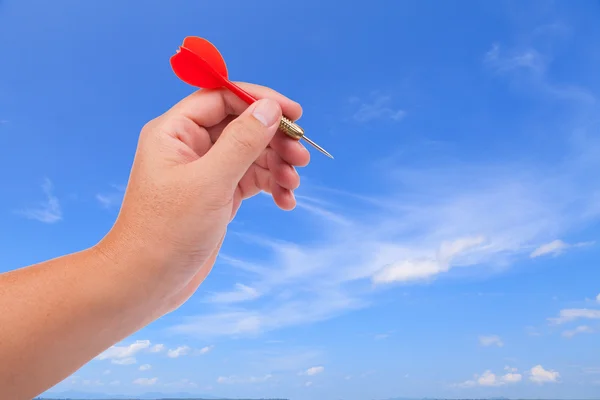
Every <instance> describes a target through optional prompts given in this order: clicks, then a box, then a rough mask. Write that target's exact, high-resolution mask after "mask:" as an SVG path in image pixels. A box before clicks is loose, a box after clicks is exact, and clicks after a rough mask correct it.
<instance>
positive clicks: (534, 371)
mask: <svg viewBox="0 0 600 400" xmlns="http://www.w3.org/2000/svg"><path fill="white" fill-rule="evenodd" d="M559 379H560V374H559V373H558V372H556V371H552V370H550V371H548V370H545V369H544V368H543V367H542V366H541V365H536V366H535V367H533V368H531V371H530V376H529V380H530V381H532V382H534V383H538V384H540V385H541V384H544V383H551V382H558V380H559Z"/></svg>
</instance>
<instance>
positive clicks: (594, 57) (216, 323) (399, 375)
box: [0, 0, 600, 400]
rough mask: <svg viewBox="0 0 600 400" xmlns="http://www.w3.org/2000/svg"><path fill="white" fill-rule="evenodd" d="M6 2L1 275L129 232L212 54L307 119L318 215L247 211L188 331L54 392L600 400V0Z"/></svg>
mask: <svg viewBox="0 0 600 400" xmlns="http://www.w3.org/2000/svg"><path fill="white" fill-rule="evenodd" d="M34 3H35V5H32V4H31V2H28V3H27V4H25V3H24V2H20V1H16V0H4V1H0V54H2V55H3V56H2V62H0V120H1V121H0V140H1V141H2V142H1V146H0V149H1V150H0V151H1V154H2V155H1V157H0V176H1V178H2V183H3V193H5V194H4V195H3V196H0V243H2V245H1V248H2V263H1V264H0V271H8V270H11V269H14V268H18V267H21V266H25V265H28V264H31V263H34V262H39V261H42V260H46V259H48V258H51V257H56V256H59V255H62V254H65V253H68V252H73V251H77V250H80V249H82V248H85V247H86V246H90V245H92V244H94V243H95V242H97V241H98V240H99V239H100V238H101V237H102V236H103V235H104V234H105V233H106V231H107V230H108V229H109V228H110V227H111V225H112V223H113V221H114V219H115V217H116V215H117V212H118V206H119V201H120V198H121V196H122V188H123V186H124V185H125V184H126V181H127V177H128V173H129V168H130V166H131V162H132V158H133V155H134V151H135V146H136V141H137V138H138V134H139V130H140V128H141V127H142V126H143V124H144V123H145V122H147V121H148V120H149V119H151V118H154V117H155V116H157V115H159V114H160V113H162V112H164V111H165V110H166V109H167V108H168V107H170V106H171V105H173V104H174V103H176V102H177V101H178V100H180V99H181V98H182V97H184V96H186V95H187V94H189V93H190V92H191V91H192V88H190V87H188V86H186V85H185V84H183V83H181V82H180V81H179V80H178V79H177V78H176V77H175V76H174V75H173V73H172V71H171V70H170V66H169V62H168V61H169V57H170V56H171V55H172V54H173V52H174V51H175V50H176V49H177V46H178V45H179V44H180V42H181V41H182V39H183V38H184V37H185V36H187V35H198V36H203V37H206V38H208V39H209V40H211V41H212V42H213V43H215V44H216V45H217V47H218V48H219V49H220V50H221V52H222V53H223V55H224V56H225V58H226V61H227V63H228V68H229V72H230V77H231V79H233V80H242V81H249V82H253V83H259V84H263V85H267V86H270V87H273V88H274V89H276V90H278V91H280V92H282V93H284V94H286V95H288V96H289V97H291V98H293V99H295V100H297V101H299V102H300V103H301V104H302V105H303V108H304V115H303V117H302V119H301V121H300V122H301V125H302V126H303V127H304V128H305V129H306V130H307V135H309V136H310V137H311V138H312V139H314V140H315V141H317V142H318V143H319V144H321V145H322V146H324V147H325V148H326V149H327V150H329V151H330V152H331V153H332V154H333V155H334V156H335V160H330V159H328V158H326V157H324V156H322V155H320V154H319V153H317V152H314V153H313V157H312V162H311V164H310V166H308V167H306V168H304V169H302V170H301V171H300V174H301V178H302V187H301V188H300V189H299V190H298V192H297V197H298V200H299V205H298V208H297V209H296V210H294V211H293V212H289V213H287V212H283V211H280V210H278V209H276V208H275V206H274V205H273V203H272V201H271V200H270V199H269V198H268V197H267V196H263V195H260V196H257V197H256V198H253V199H252V200H250V201H248V202H247V203H246V204H245V205H244V207H243V208H242V210H241V211H240V213H239V214H238V217H237V219H236V220H235V221H234V223H233V224H232V225H231V229H230V234H229V236H228V237H227V240H226V242H225V244H224V247H223V251H222V254H221V257H220V258H219V260H218V261H217V265H216V268H215V269H214V270H213V272H212V273H211V275H210V276H209V277H208V279H207V280H206V282H205V283H204V284H203V285H202V286H201V288H200V290H199V291H198V292H197V293H196V295H195V296H194V297H192V298H191V299H190V301H189V302H188V303H186V304H185V305H184V306H183V307H181V308H180V309H179V310H177V311H176V312H173V313H172V314H169V315H167V316H165V317H163V318H162V319H160V320H158V321H156V322H155V323H153V324H152V325H150V326H148V327H147V328H145V329H143V330H142V331H140V332H138V333H136V334H135V335H133V336H132V337H130V338H127V340H125V341H124V342H123V343H119V344H118V345H117V346H116V347H114V348H111V349H109V350H108V351H107V352H105V353H103V354H102V355H101V356H100V357H98V359H96V360H93V361H91V362H90V363H89V364H87V365H86V366H84V367H83V368H82V369H81V370H80V371H78V372H77V373H75V374H74V376H72V377H70V378H68V379H66V380H65V381H64V382H62V383H60V384H59V385H57V386H56V387H55V388H53V389H52V391H55V392H61V391H68V390H77V391H86V392H104V393H123V394H138V393H143V392H148V391H160V392H164V393H173V392H181V391H184V392H190V393H204V394H209V395H215V396H217V395H219V396H253V397H263V396H265V397H266V396H286V397H290V398H292V399H300V400H302V399H311V400H312V399H330V398H333V399H347V400H354V399H355V400H361V399H377V398H389V397H396V396H446V397H461V398H465V397H482V396H507V397H535V398H542V397H553V398H557V397H561V398H562V397H571V398H575V397H579V398H584V397H596V398H597V397H598V396H599V395H600V346H599V344H600V336H599V332H600V297H597V296H600V268H599V265H600V264H599V261H598V260H599V259H600V248H599V245H600V243H599V238H598V235H599V233H600V226H599V225H598V218H599V217H600V181H599V180H598V172H597V171H598V170H599V168H600V117H599V116H600V113H599V111H600V106H599V99H600V72H599V71H600V49H599V48H598V45H597V44H598V42H599V41H600V24H598V23H597V21H598V19H599V17H600V5H599V4H598V3H597V2H566V1H564V2H535V1H531V2H468V1H464V2H460V3H456V2H454V3H444V2H435V3H434V2H417V1H403V2H400V1H398V2H392V1H387V2H383V1H381V2H356V1H353V2H346V3H345V5H344V6H343V7H340V6H339V5H338V4H337V3H334V2H328V3H327V4H325V5H322V4H320V3H322V2H317V1H303V2H300V3H298V2H295V3H294V2H275V1H261V2H243V1H231V2H227V4H225V3H219V2H194V1H183V0H182V1H179V2H176V4H177V6H174V5H169V3H168V2H160V1H145V2H142V1H128V2H116V1H112V2H107V1H104V2H98V1H96V2H82V1H75V0H70V1H67V0H64V1H60V2H43V1H35V2H34Z"/></svg>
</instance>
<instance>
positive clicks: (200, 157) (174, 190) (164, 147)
mask: <svg viewBox="0 0 600 400" xmlns="http://www.w3.org/2000/svg"><path fill="white" fill-rule="evenodd" d="M240 86H241V87H242V88H243V89H244V90H246V91H248V92H249V93H251V94H252V95H254V96H255V97H256V98H259V99H263V100H259V101H258V102H256V103H254V104H252V105H251V106H250V107H248V106H247V105H246V103H244V102H242V101H241V100H240V99H238V98H237V97H236V96H234V95H233V94H232V93H231V92H229V91H227V90H211V91H207V90H203V91H199V92H196V93H194V94H192V95H191V96H189V97H188V98H186V99H184V100H182V101H181V102H180V103H178V104H177V105H175V106H174V107H173V108H172V109H171V110H169V111H167V112H166V113H165V114H164V115H162V116H160V117H158V118H156V119H154V120H153V121H150V122H149V123H148V124H147V125H146V126H144V128H143V129H142V132H141V135H140V140H139V144H138V149H137V153H136V156H135V160H134V164H133V168H132V170H131V176H130V180H129V184H128V186H127V189H126V192H125V197H124V200H123V205H122V208H121V212H120V214H119V217H118V218H117V221H116V223H115V225H114V227H113V228H112V230H111V231H110V233H109V234H108V235H107V236H106V238H105V239H104V240H102V241H101V242H100V243H99V244H98V245H97V246H96V248H97V250H99V251H100V252H101V253H103V254H104V255H106V256H107V257H109V258H111V260H112V261H113V262H114V263H117V264H119V265H122V266H123V268H129V266H130V265H140V264H145V267H144V268H143V269H142V270H136V271H129V270H128V271H123V273H125V274H127V276H129V277H130V278H131V282H132V284H139V283H142V284H143V285H146V286H147V287H148V294H149V296H158V297H160V301H159V302H158V304H161V306H160V308H161V309H160V310H156V312H157V313H159V314H162V313H165V312H169V311H171V310H173V309H175V308H177V307H179V306H180V305H181V304H182V303H183V302H185V301H186V300H187V299H188V298H189V297H190V296H191V295H192V294H193V293H194V292H195V290H196V289H197V288H198V286H199V285H200V283H202V281H203V280H204V279H205V278H206V276H207V275H208V273H209V272H210V270H211V268H212V266H213V264H214V262H215V259H216V256H217V253H218V251H219V249H220V247H221V244H222V242H223V238H224V236H225V232H226V229H227V225H228V223H229V222H230V221H231V220H232V219H233V217H234V216H235V214H236V212H237V210H238V209H239V207H240V204H241V202H242V201H243V200H244V199H247V198H249V197H251V196H254V195H256V194H257V193H259V192H260V191H265V192H268V193H271V194H272V196H273V199H274V201H275V203H276V204H277V205H278V206H279V207H280V208H282V209H284V210H291V209H293V208H294V206H295V199H294V195H293V190H294V189H296V188H297V187H298V186H299V184H300V178H299V176H298V173H297V172H296V170H295V168H294V166H305V165H307V164H308V162H309V159H310V155H309V153H308V151H307V150H306V149H305V148H304V147H303V146H302V145H301V144H300V143H299V142H298V141H296V140H293V139H291V138H289V137H287V136H285V134H283V133H281V132H278V130H277V128H278V125H279V121H280V117H281V115H282V111H283V114H285V115H286V116H287V117H289V118H291V119H293V120H296V119H298V118H299V117H300V115H301V113H302V109H301V107H300V105H299V104H297V103H295V102H293V101H291V100H289V99H287V98H285V97H284V96H282V95H280V94H278V93H276V92H274V91H272V90H270V89H267V88H264V87H260V86H256V85H250V84H240ZM239 114H241V115H239ZM238 115H239V116H238ZM140 255H141V256H143V257H144V259H145V260H146V261H147V262H144V263H139V262H132V263H129V262H127V259H128V258H129V257H140ZM138 269H139V267H138Z"/></svg>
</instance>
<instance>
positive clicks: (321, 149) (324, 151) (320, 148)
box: [302, 136, 333, 159]
mask: <svg viewBox="0 0 600 400" xmlns="http://www.w3.org/2000/svg"><path fill="white" fill-rule="evenodd" d="M302 139H304V140H306V141H307V142H308V143H309V144H310V145H311V146H312V147H314V148H315V149H317V150H319V151H320V152H321V153H323V154H325V155H326V156H327V157H329V158H331V159H333V156H332V155H331V154H329V153H328V152H327V150H325V149H324V148H322V147H321V146H319V145H318V144H316V143H315V142H313V141H312V140H310V139H309V138H307V137H306V136H302Z"/></svg>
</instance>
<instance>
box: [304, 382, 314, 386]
mask: <svg viewBox="0 0 600 400" xmlns="http://www.w3.org/2000/svg"><path fill="white" fill-rule="evenodd" d="M312 384H313V383H312V382H311V381H307V382H305V383H304V386H306V387H309V386H312Z"/></svg>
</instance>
